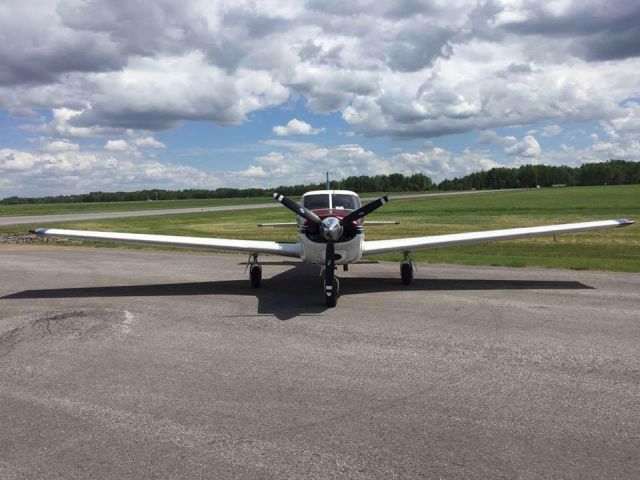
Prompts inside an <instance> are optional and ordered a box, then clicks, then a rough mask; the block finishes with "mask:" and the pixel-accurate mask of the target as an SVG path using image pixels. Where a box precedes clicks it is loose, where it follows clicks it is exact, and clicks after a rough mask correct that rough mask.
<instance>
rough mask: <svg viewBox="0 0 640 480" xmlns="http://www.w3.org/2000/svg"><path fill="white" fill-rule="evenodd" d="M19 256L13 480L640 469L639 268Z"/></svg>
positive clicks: (11, 376)
mask: <svg viewBox="0 0 640 480" xmlns="http://www.w3.org/2000/svg"><path fill="white" fill-rule="evenodd" d="M244 260H245V258H244V257H243V256H236V255H222V254H206V253H186V252H179V253H170V252H154V251H140V250H129V249H90V248H85V249H83V248H71V247H55V246H37V247H36V246H28V247H18V246H11V247H2V248H0V426H1V428H0V478H2V479H7V480H9V479H14V478H15V479H17V478H20V479H22V478H51V479H58V478H60V479H63V478H64V479H73V478H101V479H102V478H113V479H129V478H131V479H134V478H135V479H140V478H185V479H187V478H188V479H194V478H251V479H253V478H277V479H282V478H361V479H371V478H380V479H390V478H447V479H450V478H465V479H468V478H486V479H496V478H508V479H511V478H526V479H535V478H576V479H587V478H592V479H602V478H618V479H623V478H624V479H637V478H640V456H639V455H638V452H640V275H637V274H611V273H597V272H584V271H563V270H545V269H508V268H492V267H457V266H436V265H420V267H419V271H418V272H417V278H416V280H415V282H414V284H413V285H411V286H410V287H408V288H407V287H403V286H402V285H401V284H400V280H399V272H398V270H399V268H398V265H396V264H387V263H380V264H362V265H354V266H352V268H351V271H350V272H348V273H347V274H345V273H342V272H341V277H342V281H341V290H342V296H341V298H340V299H339V301H338V306H337V308H335V309H326V308H325V307H324V305H323V303H322V297H321V290H320V279H319V278H318V277H317V275H318V271H317V270H316V269H314V268H309V267H304V266H302V267H301V266H298V265H297V264H291V263H281V262H280V261H279V259H277V258H274V257H271V258H266V257H265V262H264V276H265V279H264V283H263V288H261V289H259V290H253V289H251V287H250V286H249V281H248V279H247V278H246V274H245V273H244V272H243V270H244V266H243V265H240V263H241V262H243V261H244Z"/></svg>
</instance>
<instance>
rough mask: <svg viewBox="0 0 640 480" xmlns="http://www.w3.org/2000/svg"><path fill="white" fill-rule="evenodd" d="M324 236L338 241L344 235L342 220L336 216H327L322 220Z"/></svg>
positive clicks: (326, 238)
mask: <svg viewBox="0 0 640 480" xmlns="http://www.w3.org/2000/svg"><path fill="white" fill-rule="evenodd" d="M322 236H323V237H324V239H325V240H327V241H329V240H331V241H333V242H337V241H338V239H339V238H340V237H341V236H342V225H340V220H338V219H337V218H334V217H327V218H325V219H324V220H322Z"/></svg>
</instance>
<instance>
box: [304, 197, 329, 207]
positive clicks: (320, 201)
mask: <svg viewBox="0 0 640 480" xmlns="http://www.w3.org/2000/svg"><path fill="white" fill-rule="evenodd" d="M302 205H304V207H305V208H308V209H309V210H317V209H319V208H329V195H325V194H318V195H305V196H304V197H302Z"/></svg>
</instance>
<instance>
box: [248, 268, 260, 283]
mask: <svg viewBox="0 0 640 480" xmlns="http://www.w3.org/2000/svg"><path fill="white" fill-rule="evenodd" d="M249 276H250V277H251V286H252V287H253V288H258V287H260V282H261V281H262V268H260V267H259V266H258V265H253V266H252V267H251V269H250V270H249Z"/></svg>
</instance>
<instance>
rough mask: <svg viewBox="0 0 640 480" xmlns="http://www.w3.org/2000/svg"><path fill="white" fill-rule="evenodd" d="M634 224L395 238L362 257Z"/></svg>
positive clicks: (374, 244)
mask: <svg viewBox="0 0 640 480" xmlns="http://www.w3.org/2000/svg"><path fill="white" fill-rule="evenodd" d="M633 223H635V222H633V221H631V220H624V219H622V220H601V221H597V222H581V223H565V224H562V225H545V226H541V227H525V228H508V229H506V230H488V231H485V232H468V233H453V234H447V235H432V236H429V237H414V238H396V239H392V240H373V241H365V242H363V246H362V255H363V256H364V255H376V254H379V253H388V252H403V251H413V250H425V249H428V248H437V247H451V246H454V245H466V244H470V243H486V242H495V241H499V240H515V239H517V238H526V237H537V236H542V235H553V234H561V233H577V232H587V231H589V230H599V229H603V228H617V227H626V226H627V225H631V224H633Z"/></svg>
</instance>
